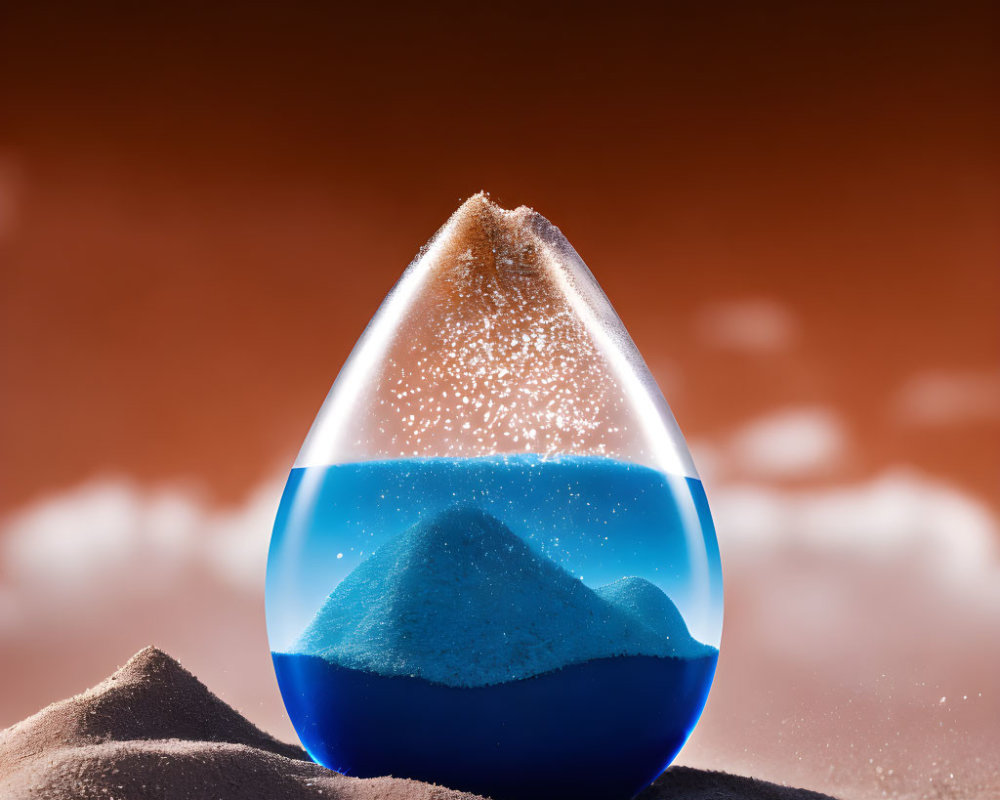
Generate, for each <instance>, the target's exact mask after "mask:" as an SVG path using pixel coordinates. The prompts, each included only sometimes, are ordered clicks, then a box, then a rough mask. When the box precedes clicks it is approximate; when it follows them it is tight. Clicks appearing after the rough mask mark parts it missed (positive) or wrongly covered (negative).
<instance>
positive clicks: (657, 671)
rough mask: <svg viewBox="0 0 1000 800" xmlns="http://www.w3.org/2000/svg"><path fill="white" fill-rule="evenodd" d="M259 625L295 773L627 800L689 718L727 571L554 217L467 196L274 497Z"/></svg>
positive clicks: (670, 753)
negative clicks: (319, 770)
mask: <svg viewBox="0 0 1000 800" xmlns="http://www.w3.org/2000/svg"><path fill="white" fill-rule="evenodd" d="M267 626H268V636H269V639H270V644H271V650H272V652H273V660H274V665H275V671H276V673H277V677H278V683H279V685H280V688H281V692H282V696H283V698H284V701H285V707H286V708H287V710H288V713H289V716H290V717H291V720H292V722H293V724H294V725H295V728H296V731H297V732H298V734H299V737H300V738H301V740H302V743H303V744H304V745H305V747H306V749H307V750H308V751H309V754H310V755H311V756H312V757H313V758H314V759H315V760H317V761H318V762H320V763H322V764H324V765H326V766H328V767H330V768H332V769H336V770H340V771H343V772H346V773H348V774H350V775H356V776H374V775H395V776H397V777H410V778H417V779H421V780H425V781H432V782H435V783H439V784H443V785H446V786H451V787H453V788H458V789H466V790H469V791H473V792H476V793H478V794H482V795H486V796H490V797H492V798H494V800H530V798H536V797H537V798H546V800H553V798H561V797H566V798H574V800H586V799H587V798H594V799H595V800H597V799H598V798H600V800H627V798H629V797H631V796H632V795H634V794H635V793H636V792H638V791H639V790H640V789H641V788H643V787H644V786H645V785H646V784H648V783H649V782H650V781H652V780H653V779H654V778H655V777H656V776H657V775H658V774H659V773H660V772H661V771H662V770H663V769H664V768H665V767H666V766H667V765H668V764H669V763H670V761H671V760H672V759H673V758H674V756H675V755H676V754H677V751H678V750H679V749H680V748H681V746H682V745H683V743H684V741H685V740H686V739H687V737H688V735H689V733H690V732H691V730H692V728H693V726H694V724H695V722H696V721H697V719H698V716H699V715H700V713H701V710H702V707H703V706H704V703H705V699H706V696H707V694H708V689H709V686H710V684H711V681H712V676H713V674H714V671H715V664H716V659H717V656H718V650H717V648H718V645H719V638H720V634H721V627H722V579H721V570H720V565H719V553H718V547H717V544H716V540H715V533H714V530H713V527H712V520H711V516H710V514H709V510H708V505H707V503H706V500H705V494H704V491H703V489H702V486H701V483H700V482H699V480H698V477H697V473H696V472H695V469H694V465H693V464H692V462H691V457H690V455H689V453H688V450H687V447H686V445H685V443H684V440H683V437H682V436H681V433H680V431H679V430H678V428H677V424H676V423H675V422H674V419H673V416H672V415H671V413H670V410H669V408H668V407H667V405H666V403H665V401H664V400H663V396H662V395H661V393H660V391H659V389H658V388H657V386H656V383H655V381H654V380H653V378H652V376H651V375H650V373H649V370H648V369H647V368H646V365H645V364H644V362H643V360H642V358H641V356H640V355H639V353H638V351H637V350H636V348H635V345H634V344H633V343H632V340H631V339H630V338H629V335H628V333H627V332H626V331H625V328H624V327H623V325H622V323H621V321H620V320H619V318H618V316H617V314H615V312H614V309H612V307H611V304H610V303H609V302H608V299H607V297H606V296H605V295H604V292H603V291H602V290H601V288H600V286H599V285H598V284H597V281H596V280H595V279H594V276H593V275H592V274H591V273H590V270H588V269H587V267H586V265H585V264H584V263H583V261H582V260H581V259H580V257H579V256H578V255H577V253H576V251H575V250H574V249H573V248H572V247H571V246H570V244H569V242H567V241H566V239H565V238H564V237H563V236H562V234H561V233H560V232H559V230H558V229H557V228H555V227H554V226H553V225H551V224H550V223H549V222H548V221H547V220H545V219H544V218H543V217H541V216H540V215H538V214H537V213H535V212H533V211H532V210H530V209H527V208H523V207H522V208H518V209H516V210H514V211H505V210H502V209H500V208H499V207H497V206H496V205H494V204H493V203H492V202H490V200H489V199H488V198H487V197H486V196H485V195H477V196H475V197H473V198H471V199H470V200H468V201H467V202H466V203H465V204H464V205H462V206H461V208H459V209H458V211H456V212H455V214H454V215H452V217H451V219H449V220H448V222H447V224H445V226H444V227H443V228H441V230H439V231H438V232H437V234H436V235H435V236H434V237H433V238H432V239H431V240H430V242H429V243H428V244H427V245H426V246H425V247H424V249H423V250H422V251H421V252H420V254H419V255H418V256H417V258H416V259H415V260H414V261H413V263H412V264H410V266H409V268H408V269H407V270H406V272H404V274H403V276H402V277H401V278H400V280H399V282H398V283H397V284H396V286H395V288H394V289H393V290H392V292H391V293H390V294H389V296H388V297H387V298H386V300H385V302H384V303H383V304H382V306H381V308H380V309H379V310H378V312H377V313H376V315H375V317H374V318H373V319H372V321H371V322H370V323H369V325H368V328H367V329H366V330H365V332H364V334H363V335H362V337H361V339H360V340H359V341H358V343H357V345H356V346H355V348H354V351H353V353H352V354H351V356H350V358H349V359H348V361H347V363H346V364H345V365H344V368H343V370H342V371H341V373H340V376H339V377H338V378H337V381H336V382H335V383H334V385H333V388H332V389H331V391H330V394H329V396H328V397H327V399H326V402H325V403H324V404H323V407H322V409H321V410H320V412H319V415H318V416H317V418H316V421H315V422H314V424H313V426H312V429H311V430H310V432H309V435H308V437H307V438H306V441H305V443H304V445H303V447H302V451H301V452H300V454H299V457H298V460H297V461H296V463H295V466H294V468H293V470H292V472H291V475H290V476H289V478H288V484H287V486H286V488H285V493H284V496H283V498H282V501H281V506H280V509H279V511H278V516H277V520H276V522H275V526H274V534H273V537H272V540H271V548H270V555H269V559H268V569H267Z"/></svg>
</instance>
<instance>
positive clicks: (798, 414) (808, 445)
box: [726, 407, 847, 478]
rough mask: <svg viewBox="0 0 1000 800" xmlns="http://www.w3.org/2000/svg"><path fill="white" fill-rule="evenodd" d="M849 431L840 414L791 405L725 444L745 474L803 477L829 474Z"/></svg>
mask: <svg viewBox="0 0 1000 800" xmlns="http://www.w3.org/2000/svg"><path fill="white" fill-rule="evenodd" d="M846 442H847V434H846V432H845V430H844V426H843V424H842V423H841V421H840V419H839V417H837V416H836V415H835V414H834V413H833V412H831V411H830V410H828V409H825V408H821V407H804V408H788V409H783V410H780V411H776V412H773V413H771V414H768V415H767V416H764V417H761V418H760V419H757V420H754V421H752V422H750V423H748V424H747V425H745V426H744V427H743V428H741V429H740V430H738V431H737V432H736V433H735V434H734V435H733V436H732V437H731V438H730V440H729V442H728V443H727V445H726V455H727V457H728V458H729V459H730V460H731V461H732V462H733V465H734V466H735V467H737V468H738V469H740V470H741V471H742V472H744V473H749V474H752V475H759V476H762V477H770V478H802V477H813V476H815V475H820V474H823V473H826V472H828V471H829V470H830V468H831V467H834V466H836V465H837V464H838V462H839V461H840V460H841V459H842V457H843V455H844V452H845V449H846Z"/></svg>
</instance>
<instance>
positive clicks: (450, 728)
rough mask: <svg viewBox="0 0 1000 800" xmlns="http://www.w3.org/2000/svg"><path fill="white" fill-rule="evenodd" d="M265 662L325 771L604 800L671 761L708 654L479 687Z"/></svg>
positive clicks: (698, 701)
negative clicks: (273, 672)
mask: <svg viewBox="0 0 1000 800" xmlns="http://www.w3.org/2000/svg"><path fill="white" fill-rule="evenodd" d="M714 652H715V651H713V653H714ZM273 659H274V666H275V670H276V672H277V676H278V682H279V684H280V685H281V688H282V694H283V697H284V700H285V707H286V708H287V709H288V713H289V715H290V716H291V719H292V722H293V724H294V725H295V729H296V730H297V731H298V734H299V737H300V738H301V739H302V742H303V744H304V745H305V747H306V749H307V750H308V751H309V754H310V755H311V756H312V757H313V758H314V759H316V760H317V761H319V762H320V763H322V764H325V765H326V766H328V767H330V768H332V769H337V770H340V771H343V772H346V773H347V774H350V775H355V776H359V777H369V776H375V775H387V774H392V775H396V776H405V777H411V778H417V779H420V780H424V781H431V782H436V783H440V784H443V785H445V786H450V787H453V788H458V789H465V790H468V791H471V792H475V793H477V794H482V795H484V796H487V797H492V798H494V800H543V798H544V800H560V798H566V800H570V799H571V798H572V800H608V798H627V797H631V796H632V795H634V794H635V793H636V792H638V791H639V790H640V789H642V788H643V787H644V786H646V785H647V784H648V783H649V782H650V781H652V780H653V779H654V778H655V777H656V776H657V775H658V774H659V773H660V772H661V771H662V770H663V769H664V767H666V765H667V764H668V763H669V762H670V761H671V760H672V759H673V757H674V756H675V755H676V754H677V752H678V750H680V748H681V746H682V745H683V744H684V741H685V740H686V739H687V737H688V734H689V733H690V731H691V728H692V727H693V726H694V723H695V722H696V720H697V719H698V716H699V714H700V713H701V709H702V707H703V706H704V703H705V699H706V697H707V694H708V689H709V686H710V685H711V682H712V676H713V674H714V672H715V664H716V659H717V655H707V656H700V657H696V658H657V657H648V656H626V657H619V658H605V659H598V660H593V661H588V662H586V663H583V664H575V665H573V666H569V667H566V668H564V669H560V670H556V671H554V672H549V673H546V674H543V675H537V676H534V677H531V678H526V679H523V680H517V681H511V682H508V683H502V684H499V685H492V686H479V687H456V686H445V685H441V684H436V683H431V682H429V681H426V680H423V679H421V678H412V677H396V676H383V675H377V674H374V673H372V672H368V671H363V670H355V669H347V668H344V667H341V666H337V665H335V664H331V663H330V662H328V661H326V660H325V659H323V658H320V657H317V656H309V655H289V654H282V653H274V654H273Z"/></svg>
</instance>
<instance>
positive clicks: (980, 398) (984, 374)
mask: <svg viewBox="0 0 1000 800" xmlns="http://www.w3.org/2000/svg"><path fill="white" fill-rule="evenodd" d="M895 409H896V412H897V413H898V415H899V417H900V419H902V420H903V421H904V422H908V423H911V424H914V425H951V424H955V423H962V422H978V421H983V420H996V419H1000V372H989V371H967V372H956V371H947V370H938V371H929V372H923V373H920V374H918V375H914V376H913V377H911V378H910V379H909V380H908V381H907V382H906V383H905V384H903V386H902V388H901V389H900V390H899V393H898V394H897V396H896V401H895Z"/></svg>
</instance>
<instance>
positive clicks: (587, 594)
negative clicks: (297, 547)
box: [292, 506, 716, 687]
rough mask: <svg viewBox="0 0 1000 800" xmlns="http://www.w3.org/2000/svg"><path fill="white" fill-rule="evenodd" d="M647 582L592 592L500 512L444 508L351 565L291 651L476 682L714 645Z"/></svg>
mask: <svg viewBox="0 0 1000 800" xmlns="http://www.w3.org/2000/svg"><path fill="white" fill-rule="evenodd" d="M715 652H716V651H715V650H714V648H710V647H708V646H706V645H703V644H701V643H699V642H697V641H695V640H694V639H693V638H692V637H691V636H690V634H689V633H688V630H687V627H686V625H685V624H684V620H683V618H682V617H681V615H680V613H679V612H678V611H677V609H676V607H675V606H674V604H673V603H672V602H671V601H670V599H669V598H668V597H667V596H666V595H665V594H664V593H663V592H662V591H661V590H660V589H658V588H657V587H656V586H654V585H653V584H652V583H650V582H648V581H645V580H642V579H640V578H625V579H622V580H620V581H616V582H615V583H613V584H610V585H608V586H605V587H602V588H601V589H599V590H597V591H596V592H595V591H594V590H592V589H590V588H588V587H587V586H586V585H584V584H583V582H582V581H580V580H579V579H577V578H574V577H573V576H572V575H570V573H568V572H567V571H566V570H564V569H563V568H562V567H560V566H559V565H557V564H556V563H555V562H553V561H551V560H549V559H547V558H545V557H543V556H540V555H538V554H536V553H535V552H533V551H532V550H531V549H530V548H529V547H528V546H527V545H526V544H525V542H524V541H523V540H522V539H520V538H519V537H518V536H516V535H515V534H514V533H513V532H512V531H510V529H508V528H507V527H506V526H505V525H503V523H501V522H500V521H499V520H497V519H495V518H494V517H492V516H490V515H489V514H487V513H485V512H483V511H481V510H479V509H477V508H473V507H466V506H460V507H454V508H451V509H448V510H446V511H444V512H442V513H440V514H438V515H436V516H434V517H433V518H431V519H429V520H425V521H424V522H421V523H418V524H417V525H414V526H413V527H412V528H411V529H409V530H408V531H406V532H405V533H403V534H401V535H399V536H397V537H396V538H395V539H393V540H391V541H389V542H387V543H386V544H384V545H383V546H382V547H380V548H379V549H378V550H377V551H376V552H375V553H374V554H372V555H371V556H370V557H369V558H368V559H366V560H365V561H363V562H362V563H361V564H360V565H359V566H358V567H356V568H355V569H354V571H353V572H351V573H350V574H349V575H348V576H347V577H346V578H345V579H344V580H343V581H342V582H341V583H340V585H339V586H338V587H337V588H336V590H335V591H334V592H333V593H332V594H331V595H330V596H329V597H328V598H327V600H326V602H325V603H324V604H323V606H322V608H321V609H320V610H319V612H318V613H317V614H316V616H315V618H314V619H313V620H312V622H311V623H310V625H309V626H308V627H307V628H306V630H305V631H304V633H303V634H302V635H301V637H300V638H299V640H298V641H297V642H296V643H295V645H294V647H293V648H292V653H293V654H295V655H300V656H319V657H321V658H323V659H325V660H326V661H328V662H330V663H331V664H333V665H336V666H340V667H347V668H350V669H356V670H365V671H368V672H372V673H376V674H378V675H382V676H397V677H402V676H407V677H419V678H423V679H425V680H427V681H430V682H433V683H439V684H443V685H446V686H462V687H476V686H488V685H493V684H501V683H507V682H510V681H517V680H521V679H524V678H528V677H532V676H536V675H541V674H544V673H546V672H551V671H552V670H557V669H561V668H563V667H566V666H568V665H572V664H582V663H584V662H587V661H592V660H594V659H605V658H611V657H614V656H658V657H661V658H669V657H673V658H697V657H707V656H711V655H713V654H715Z"/></svg>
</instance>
